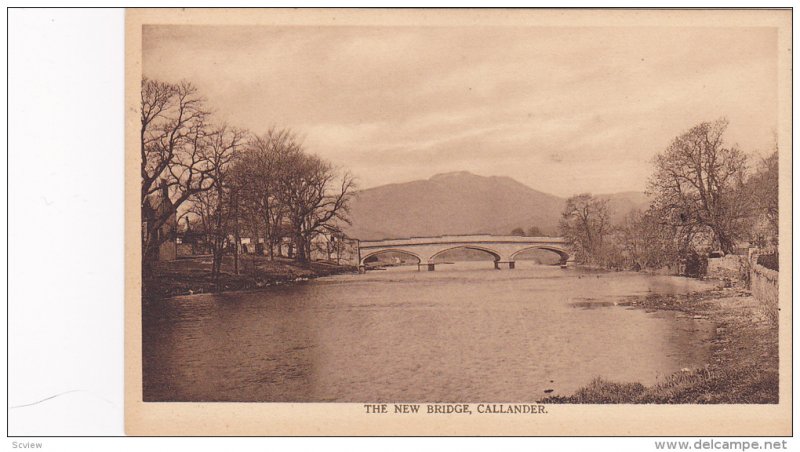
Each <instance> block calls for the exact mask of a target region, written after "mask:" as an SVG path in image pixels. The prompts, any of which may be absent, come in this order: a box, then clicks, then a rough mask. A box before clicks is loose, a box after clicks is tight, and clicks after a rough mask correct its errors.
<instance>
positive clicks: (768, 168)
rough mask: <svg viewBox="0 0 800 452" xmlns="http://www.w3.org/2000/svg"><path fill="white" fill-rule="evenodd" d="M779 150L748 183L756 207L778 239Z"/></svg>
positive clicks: (766, 159)
mask: <svg viewBox="0 0 800 452" xmlns="http://www.w3.org/2000/svg"><path fill="white" fill-rule="evenodd" d="M778 177H779V174H778V150H777V145H776V149H775V151H774V152H773V153H772V154H770V156H769V157H767V158H765V159H763V160H762V161H761V165H760V166H759V168H758V170H757V172H756V173H755V174H754V175H753V176H752V177H751V178H750V180H749V181H748V184H747V185H748V187H749V192H750V193H752V194H753V200H754V204H755V205H754V207H755V208H756V210H757V211H758V213H759V214H760V216H762V217H763V218H764V219H766V221H767V224H768V225H769V233H770V235H772V236H773V237H778V221H779V217H778Z"/></svg>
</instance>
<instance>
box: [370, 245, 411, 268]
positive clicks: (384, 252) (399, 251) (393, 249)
mask: <svg viewBox="0 0 800 452" xmlns="http://www.w3.org/2000/svg"><path fill="white" fill-rule="evenodd" d="M386 253H397V254H406V255H408V256H411V257H414V258H416V259H417V260H418V261H419V263H420V264H421V263H423V261H422V258H421V257H419V254H417V253H413V252H411V251H406V250H403V249H395V248H388V249H383V250H378V251H373V252H371V253H369V254H367V255H366V256H364V257H362V258H361V262H359V264H360V265H365V264H366V263H367V259H369V258H370V257H374V256H378V255H381V254H386Z"/></svg>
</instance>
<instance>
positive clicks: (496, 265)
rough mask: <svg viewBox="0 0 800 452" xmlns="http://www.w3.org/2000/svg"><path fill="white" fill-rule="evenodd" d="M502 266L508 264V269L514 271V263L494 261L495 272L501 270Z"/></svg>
mask: <svg viewBox="0 0 800 452" xmlns="http://www.w3.org/2000/svg"><path fill="white" fill-rule="evenodd" d="M500 264H508V269H509V270H514V261H505V262H501V261H494V268H495V270H500V268H501V267H500Z"/></svg>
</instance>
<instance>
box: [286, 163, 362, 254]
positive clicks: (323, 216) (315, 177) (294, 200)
mask: <svg viewBox="0 0 800 452" xmlns="http://www.w3.org/2000/svg"><path fill="white" fill-rule="evenodd" d="M287 163H288V164H289V168H291V171H285V172H284V173H283V174H282V175H281V177H280V179H279V184H278V194H279V197H280V200H281V202H282V203H283V205H284V206H285V208H286V215H287V220H288V222H289V224H290V225H291V230H292V236H293V239H294V243H295V247H296V250H297V258H298V260H299V261H300V262H301V263H307V262H309V260H310V254H311V242H312V240H313V239H314V238H315V237H316V236H317V235H318V234H320V233H322V232H341V229H340V224H341V223H342V222H344V223H348V224H349V219H348V217H347V214H348V203H349V201H350V198H351V196H352V194H353V191H354V190H355V183H354V179H353V177H352V175H350V173H347V172H345V173H343V174H341V175H339V174H337V171H336V170H335V169H334V168H333V166H332V165H331V164H330V163H328V162H326V161H324V160H322V159H320V158H319V157H317V156H316V155H309V154H306V153H302V152H298V153H294V154H292V155H291V156H289V158H288V160H287Z"/></svg>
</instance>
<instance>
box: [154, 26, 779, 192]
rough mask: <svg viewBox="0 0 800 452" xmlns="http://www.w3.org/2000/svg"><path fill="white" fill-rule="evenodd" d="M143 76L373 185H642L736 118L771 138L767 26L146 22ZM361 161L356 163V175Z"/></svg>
mask: <svg viewBox="0 0 800 452" xmlns="http://www.w3.org/2000/svg"><path fill="white" fill-rule="evenodd" d="M143 36H144V39H143V49H144V50H143V56H144V72H145V74H146V75H147V76H149V77H152V78H160V79H165V80H173V81H174V80H179V79H188V80H191V81H193V82H194V83H195V84H196V85H197V86H198V87H199V88H200V89H201V90H202V91H203V93H204V94H205V95H206V96H207V97H208V99H209V102H210V103H211V104H212V105H213V106H214V108H215V110H216V114H217V116H218V117H219V118H220V119H222V120H225V121H227V122H228V123H231V124H235V125H238V126H241V127H246V128H249V129H251V130H253V131H262V130H265V129H266V128H268V127H270V126H273V125H277V126H285V127H291V128H293V129H294V130H296V131H297V132H298V133H300V134H301V135H303V136H304V137H305V144H306V146H307V147H308V148H309V150H311V151H313V152H316V153H318V154H320V155H321V156H323V157H325V158H327V159H329V160H331V161H333V162H334V163H335V164H337V165H339V166H342V167H347V168H351V169H352V170H353V171H354V172H356V173H357V175H358V176H359V178H360V179H361V183H362V186H363V187H368V186H372V185H377V184H383V183H389V182H399V181H407V180H413V179H417V178H420V177H428V176H430V175H432V174H433V173H434V172H443V171H457V170H470V171H473V172H476V173H479V174H486V175H493V174H495V175H508V176H511V177H514V178H516V179H518V180H520V181H521V182H523V183H526V184H528V185H530V186H532V187H534V188H537V189H541V190H544V191H550V192H552V193H555V194H559V195H569V194H572V193H575V192H581V191H595V192H613V191H627V190H642V189H644V186H645V181H646V179H647V175H648V173H649V169H650V167H649V162H650V160H651V159H652V157H653V155H655V153H657V152H659V151H660V150H662V149H663V148H664V147H666V145H667V144H669V141H670V140H671V138H672V137H674V136H676V135H678V134H679V133H681V132H683V131H685V130H686V129H688V128H689V127H691V126H692V125H694V124H696V123H698V122H700V121H704V120H714V119H716V118H718V117H720V116H727V117H728V118H729V119H730V120H731V127H730V129H729V139H730V140H731V141H735V142H738V143H739V144H740V145H741V146H742V147H743V148H744V149H745V150H756V149H763V148H765V147H768V146H769V141H770V140H771V137H772V133H773V130H774V129H775V128H776V127H777V126H776V124H777V101H778V100H777V86H776V80H777V69H776V61H777V53H776V52H777V49H776V46H775V43H776V33H775V30H773V29H769V28H712V27H709V28H701V27H698V28H666V27H665V28H658V27H647V28H644V27H628V28H591V27H585V28H530V27H461V28H455V27H383V28H380V27H334V26H328V27H230V26H219V27H209V26H202V27H198V26H153V27H146V28H145V29H144V34H143ZM359 173H360V174H359Z"/></svg>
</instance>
